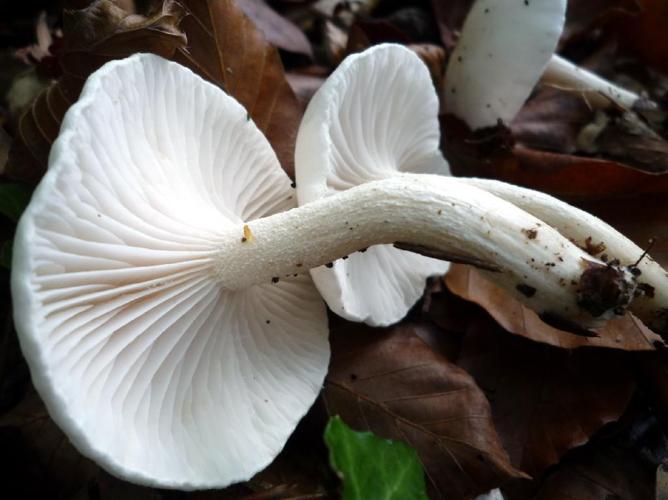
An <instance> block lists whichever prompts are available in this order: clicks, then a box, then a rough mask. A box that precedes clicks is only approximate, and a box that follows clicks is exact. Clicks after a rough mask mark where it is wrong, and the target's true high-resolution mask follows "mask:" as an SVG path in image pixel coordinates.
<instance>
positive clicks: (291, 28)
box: [237, 0, 313, 58]
mask: <svg viewBox="0 0 668 500" xmlns="http://www.w3.org/2000/svg"><path fill="white" fill-rule="evenodd" d="M237 4H238V5H239V7H240V8H241V10H242V11H243V12H244V14H246V15H247V16H248V17H249V18H251V19H252V21H253V22H254V23H255V25H256V26H257V27H258V28H260V29H261V30H262V33H264V36H265V38H266V39H267V41H268V42H269V43H271V44H272V45H273V46H274V47H277V48H279V49H283V50H287V51H288V52H294V53H295V54H302V55H304V56H306V57H309V58H311V57H313V50H312V49H311V43H310V42H309V41H308V38H306V35H305V34H304V32H303V31H302V30H301V29H300V28H299V27H298V26H297V25H295V24H294V23H293V22H292V21H290V20H289V19H287V18H285V17H283V16H282V15H280V14H279V13H278V12H276V11H275V10H274V9H272V8H271V7H270V6H269V5H267V3H266V2H265V1H264V0H237Z"/></svg>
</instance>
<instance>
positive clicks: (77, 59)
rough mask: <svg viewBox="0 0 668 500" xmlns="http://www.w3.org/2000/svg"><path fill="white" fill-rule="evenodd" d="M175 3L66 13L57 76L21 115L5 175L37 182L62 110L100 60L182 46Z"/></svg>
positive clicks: (107, 4)
mask: <svg viewBox="0 0 668 500" xmlns="http://www.w3.org/2000/svg"><path fill="white" fill-rule="evenodd" d="M179 19H180V13H179V10H178V8H177V4H176V3H175V2H174V1H172V0H165V2H164V4H163V6H162V8H160V9H157V11H156V12H154V13H153V14H152V15H150V16H141V15H136V14H134V15H128V13H127V12H126V11H124V10H123V9H121V8H120V7H118V6H117V5H116V4H115V3H114V2H113V1H112V0H99V1H97V2H94V3H93V4H92V5H90V6H89V7H87V8H85V9H81V10H73V11H65V13H64V17H63V25H64V29H63V31H64V46H63V49H62V53H61V56H60V65H61V68H62V72H63V74H62V76H61V77H60V79H59V80H58V81H56V82H55V83H53V84H52V85H50V86H49V87H48V88H47V89H46V90H44V91H43V92H42V93H41V94H40V95H39V96H38V97H37V99H35V100H34V101H33V103H32V105H31V106H30V107H29V108H28V109H27V110H26V112H25V113H24V114H23V115H22V116H21V119H20V121H19V125H18V131H17V137H16V139H15V142H14V145H13V146H12V149H11V151H10V155H9V160H8V163H7V167H6V169H5V174H6V175H8V176H10V177H13V178H16V179H20V180H24V181H26V182H31V183H35V182H37V181H38V180H39V179H40V178H41V176H42V174H43V173H44V171H45V169H46V165H47V158H48V155H49V150H50V149H51V143H52V142H53V141H54V140H55V138H56V136H57V135H58V131H59V129H60V123H61V121H62V119H63V116H64V115H65V112H66V111H67V109H68V108H69V107H70V105H71V104H72V103H74V101H76V100H77V98H78V97H79V93H80V92H81V89H82V87H83V84H84V82H85V81H86V78H87V77H88V75H90V74H91V73H92V72H93V71H95V70H96V69H97V68H99V67H100V66H102V65H103V64H104V63H105V62H107V61H110V60H112V59H120V58H123V57H126V56H128V55H130V54H133V53H135V52H153V53H155V54H158V55H161V56H163V57H167V58H169V57H171V56H172V54H173V53H174V51H175V50H176V47H178V46H184V45H185V43H186V40H185V37H184V36H183V34H182V33H181V32H180V31H179V30H178V28H177V24H178V22H179Z"/></svg>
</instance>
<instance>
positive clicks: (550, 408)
mask: <svg viewBox="0 0 668 500" xmlns="http://www.w3.org/2000/svg"><path fill="white" fill-rule="evenodd" d="M632 361H633V358H632V355H631V353H626V352H622V351H613V350H607V349H578V350H575V351H567V350H563V349H557V348H555V347H551V346H547V345H544V344H537V343H535V342H530V341H528V340H526V339H523V338H520V337H517V336H513V335H508V334H507V333H506V332H504V331H503V330H502V329H501V328H500V327H499V326H498V325H496V324H494V322H493V321H492V320H491V319H489V318H487V319H479V320H477V321H475V322H474V323H472V324H471V326H470V327H469V330H468V332H467V333H466V336H465V337H464V342H463V345H462V350H461V352H460V354H459V357H458V360H457V364H458V365H459V366H461V367H462V368H464V369H465V370H466V371H467V372H468V373H469V374H471V376H473V378H474V379H475V380H476V382H477V384H478V385H479V386H480V387H481V388H482V389H483V390H484V391H485V394H487V397H488V398H489V400H490V403H491V406H492V412H493V415H494V424H495V426H496V429H497V432H498V433H499V437H500V438H501V441H502V443H503V445H504V447H505V449H506V450H508V454H509V455H510V459H511V462H512V464H513V465H514V466H516V467H518V468H520V469H521V470H523V471H524V472H526V473H528V474H530V475H531V476H533V477H536V478H537V477H539V476H540V475H541V474H542V473H543V471H544V470H545V469H546V468H547V467H549V466H550V465H552V464H555V463H557V462H558V461H559V460H560V458H561V457H562V456H563V455H564V454H565V453H566V452H567V451H568V450H569V449H571V448H574V447H576V446H581V445H583V444H584V443H586V442H587V441H588V440H589V438H590V437H591V436H592V435H593V434H594V433H595V432H596V431H597V430H599V429H600V428H601V427H602V426H603V425H604V424H606V423H608V422H612V421H615V420H617V419H618V418H619V417H620V415H621V414H622V413H623V412H624V410H625V408H626V406H627V405H628V403H629V401H630V399H631V396H632V394H633V391H634V389H635V378H634V374H633V371H632Z"/></svg>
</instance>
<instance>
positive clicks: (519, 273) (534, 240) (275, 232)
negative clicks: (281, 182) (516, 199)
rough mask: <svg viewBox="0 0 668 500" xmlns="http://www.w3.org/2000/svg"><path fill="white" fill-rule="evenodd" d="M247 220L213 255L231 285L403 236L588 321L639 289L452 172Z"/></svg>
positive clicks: (529, 300)
mask: <svg viewBox="0 0 668 500" xmlns="http://www.w3.org/2000/svg"><path fill="white" fill-rule="evenodd" d="M247 226H248V229H246V230H244V228H243V227H237V228H234V229H230V233H229V234H226V235H225V237H224V240H223V241H222V242H221V243H220V247H219V249H218V255H217V256H216V257H215V258H214V261H215V272H216V274H217V277H218V280H219V282H220V284H221V285H222V286H223V287H229V288H240V287H245V286H249V285H254V284H263V283H271V282H272V281H273V282H276V281H277V280H280V279H281V278H283V277H285V276H291V275H293V274H297V273H301V272H303V271H306V270H308V269H310V268H314V267H318V266H321V265H323V264H327V263H329V262H332V261H334V260H336V259H338V258H341V257H344V256H346V255H348V254H350V253H352V252H354V251H357V250H361V249H364V248H366V247H368V246H371V245H375V244H383V243H393V242H401V243H402V244H408V245H409V246H413V247H420V248H423V249H426V251H427V253H430V254H432V255H434V254H437V255H440V256H442V257H443V258H449V259H452V257H455V258H457V259H459V260H468V261H471V262H475V263H478V264H480V263H482V264H483V267H485V268H488V269H489V268H496V269H497V272H488V276H489V277H490V278H491V279H492V280H493V281H495V282H496V283H498V284H499V285H500V286H502V287H503V288H505V289H506V290H508V291H510V292H511V293H512V294H513V295H515V296H516V297H518V298H519V299H520V300H521V301H522V302H524V303H525V304H527V305H528V306H529V307H531V308H532V309H534V310H536V311H538V312H539V313H544V314H548V315H550V316H552V317H558V318H562V319H564V320H568V321H572V322H575V323H578V324H579V325H581V326H584V327H598V326H600V325H602V324H603V323H604V322H605V320H607V319H608V318H609V317H611V316H612V315H613V314H621V313H623V311H624V310H625V308H626V307H627V306H628V304H629V302H630V301H631V299H632V297H633V292H634V290H635V278H634V276H633V275H632V274H631V273H630V272H628V271H627V270H625V269H623V268H619V267H616V266H611V265H606V264H605V263H603V262H602V261H601V260H598V259H596V258H595V257H592V256H590V255H588V254H587V253H585V252H584V251H583V250H582V249H580V248H578V247H577V246H576V245H574V244H573V243H571V242H570V241H569V240H568V239H566V238H565V237H564V236H562V235H561V234H559V232H557V231H556V230H555V229H553V228H551V227H549V226H548V225H546V224H544V223H543V222H541V221H540V220H539V219H537V218H536V217H534V216H533V215H530V214H529V213H527V212H525V211H524V210H522V209H519V208H517V207H516V206H514V205H513V204H511V203H509V202H507V201H504V200H502V199H500V198H498V197H496V196H494V195H492V194H490V193H488V192H486V191H484V190H482V189H479V188H477V187H474V186H472V185H470V184H467V183H466V182H465V181H462V180H460V179H456V178H452V177H444V176H437V175H428V174H398V175H396V176H393V177H390V178H388V179H384V180H378V181H372V182H368V183H365V184H362V185H359V186H356V187H353V188H350V189H348V190H346V191H343V192H340V193H337V194H335V195H332V196H329V197H327V198H324V199H322V200H318V201H314V202H312V203H308V204H306V205H303V206H301V207H299V208H296V209H292V210H289V211H287V212H282V213H278V214H275V215H272V216H269V217H266V218H261V219H257V220H254V221H251V222H249V223H248V224H247ZM249 234H251V235H252V237H251V238H249V237H248V235H249Z"/></svg>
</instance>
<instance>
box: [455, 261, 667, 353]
mask: <svg viewBox="0 0 668 500" xmlns="http://www.w3.org/2000/svg"><path fill="white" fill-rule="evenodd" d="M445 281H446V284H447V285H448V288H449V289H450V291H451V292H452V293H454V294H455V295H458V296H459V297H461V298H463V299H466V300H470V301H472V302H475V303H476V304H478V305H480V306H481V307H483V308H484V309H485V310H486V311H487V312H488V313H489V314H490V315H491V316H492V317H493V318H494V319H495V320H496V321H497V322H498V323H499V324H500V325H501V326H502V327H503V328H504V329H505V330H507V331H509V332H511V333H514V334H517V335H521V336H522V337H526V338H528V339H530V340H534V341H536V342H542V343H544V344H549V345H553V346H556V347H563V348H566V349H574V348H576V347H583V346H594V347H611V348H614V349H623V350H627V351H647V350H654V349H655V346H656V345H662V344H663V342H662V340H661V337H659V336H658V335H657V334H655V333H654V332H652V331H651V330H650V329H649V328H647V327H646V326H645V325H643V324H642V322H641V321H640V320H638V319H637V318H635V317H634V316H632V315H631V314H627V315H626V316H624V317H622V318H619V319H615V320H612V321H610V322H609V323H608V325H606V326H605V327H604V328H601V329H599V330H597V333H598V335H599V336H598V337H583V336H581V335H575V334H573V333H569V332H566V331H564V330H559V329H557V328H554V327H552V326H550V325H548V324H547V323H545V322H543V321H542V320H541V319H540V318H539V317H538V315H537V314H536V313H535V312H534V311H532V310H531V309H529V308H527V307H524V306H523V305H522V304H521V303H520V302H518V301H517V300H515V299H514V298H513V297H511V296H510V295H509V294H508V293H506V292H504V291H503V290H501V289H500V288H499V287H497V286H496V285H494V284H493V283H492V282H491V281H488V280H486V279H485V278H483V277H482V276H481V275H480V274H479V273H478V272H476V270H475V269H473V268H471V267H470V266H464V265H461V264H455V265H453V266H452V268H451V269H450V271H449V273H448V274H447V276H446V277H445Z"/></svg>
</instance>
